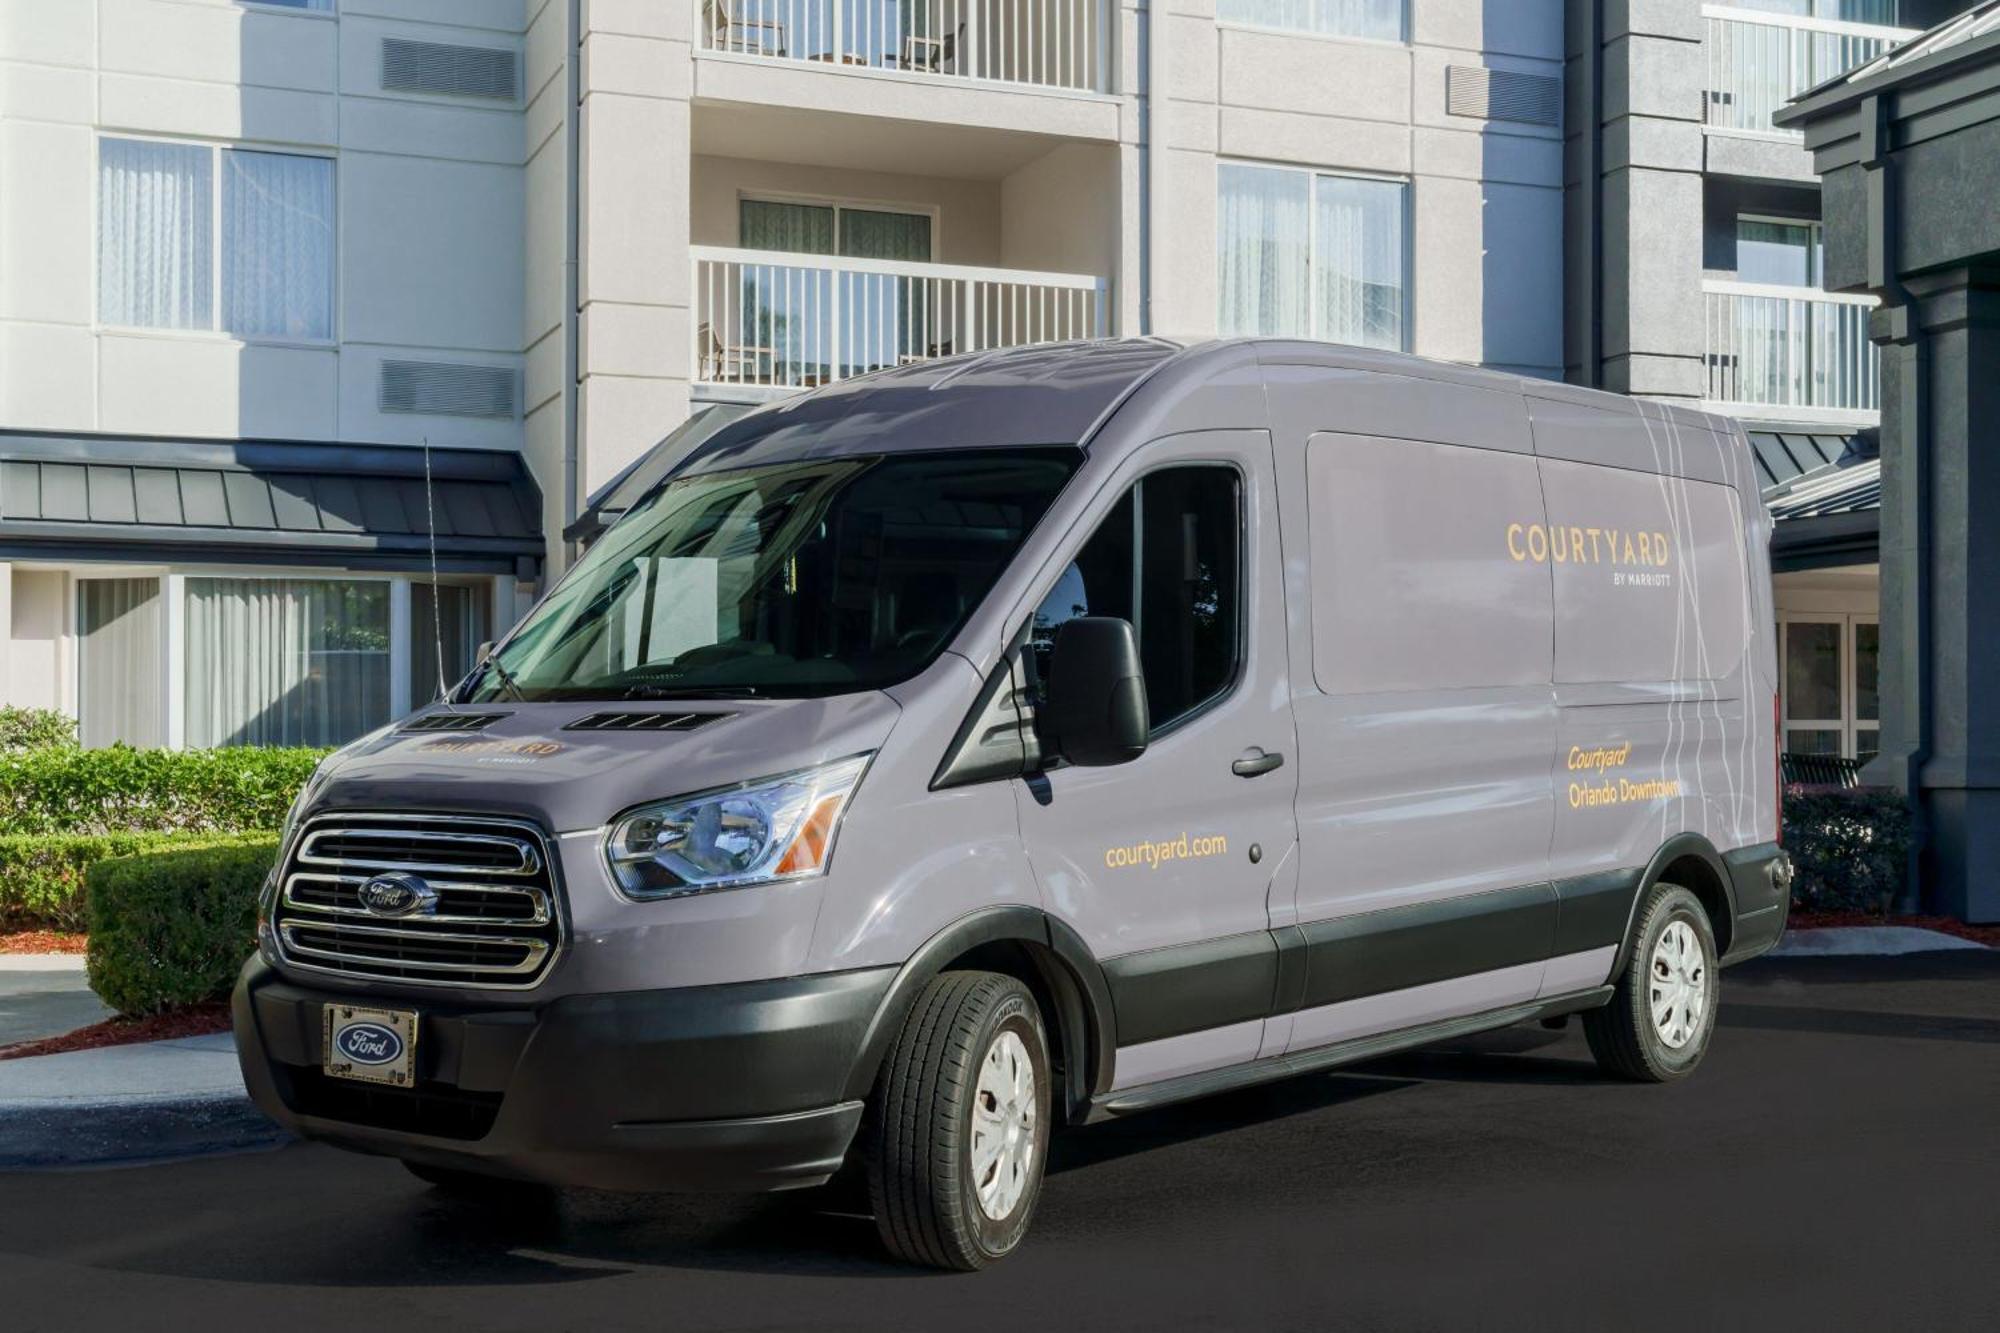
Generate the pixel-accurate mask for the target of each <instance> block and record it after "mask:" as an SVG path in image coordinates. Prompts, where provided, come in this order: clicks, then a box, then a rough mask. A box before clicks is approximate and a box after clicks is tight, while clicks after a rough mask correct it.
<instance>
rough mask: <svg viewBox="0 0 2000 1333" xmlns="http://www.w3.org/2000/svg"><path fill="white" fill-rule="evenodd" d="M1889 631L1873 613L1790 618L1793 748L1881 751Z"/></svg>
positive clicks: (1862, 754) (1787, 684) (1787, 683)
mask: <svg viewBox="0 0 2000 1333" xmlns="http://www.w3.org/2000/svg"><path fill="white" fill-rule="evenodd" d="M1881 638H1882V630H1881V625H1880V624H1879V623H1878V622H1877V620H1876V619H1875V617H1873V616H1854V615H1834V614H1828V615H1819V616H1813V615H1788V616H1785V617H1783V620H1782V626H1781V632H1780V636H1779V639H1780V642H1781V644H1782V645H1783V652H1784V662H1783V667H1782V674H1783V679H1784V718H1785V749H1786V751H1787V752H1788V753H1791V754H1814V755H1830V756H1837V757H1839V758H1843V759H1855V760H1861V761H1864V762H1865V761H1867V760H1869V759H1872V758H1874V756H1875V752H1876V751H1877V750H1878V749H1880V748H1881V734H1882V722H1881V717H1882V713H1881V695H1880V692H1879V683H1880V678H1881V676H1880V673H1881Z"/></svg>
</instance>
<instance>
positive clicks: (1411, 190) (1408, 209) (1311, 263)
mask: <svg viewBox="0 0 2000 1333" xmlns="http://www.w3.org/2000/svg"><path fill="white" fill-rule="evenodd" d="M1407 13H1408V11H1407V10H1405V14H1406V15H1407ZM1215 165H1216V181H1217V184H1216V189H1215V206H1217V207H1219V206H1220V204H1221V202H1222V187H1221V169H1222V168H1223V167H1259V168H1263V169H1267V170H1272V171H1290V172H1297V173H1299V174H1301V175H1304V176H1306V177H1307V178H1308V182H1309V184H1308V188H1307V192H1306V311H1307V314H1308V315H1310V317H1311V320H1312V323H1311V326H1310V327H1309V328H1308V329H1307V331H1306V332H1305V334H1304V335H1302V336H1304V337H1307V338H1318V339H1325V338H1326V334H1325V331H1324V330H1323V328H1322V327H1321V314H1320V308H1319V302H1318V301H1317V300H1316V299H1314V296H1313V293H1314V291H1315V290H1316V289H1317V287H1318V283H1317V282H1316V281H1315V279H1316V277H1317V269H1316V263H1317V256H1318V254H1319V186H1318V181H1319V178H1320V177H1322V176H1332V177H1335V178H1336V179H1339V180H1352V181H1380V182H1382V183H1384V184H1388V185H1400V186H1402V187H1403V194H1402V200H1403V210H1402V212H1403V216H1402V242H1403V245H1402V254H1401V256H1399V259H1398V262H1399V263H1400V264H1401V265H1402V291H1403V302H1402V306H1403V308H1402V311H1401V324H1402V329H1403V342H1402V345H1401V346H1400V347H1398V348H1395V349H1394V350H1396V351H1399V352H1408V351H1410V350H1412V349H1413V348H1414V347H1415V346H1416V341H1417V337H1416V334H1417V330H1416V319H1415V314H1416V300H1415V292H1416V235H1415V231H1416V225H1415V224H1416V211H1417V208H1416V194H1417V191H1416V184H1415V182H1414V181H1412V180H1411V179H1410V177H1408V176H1398V175H1395V174H1393V173H1387V172H1379V171H1352V170H1349V169H1347V168H1345V167H1308V166H1300V165H1299V164H1298V163H1296V162H1272V161H1268V160H1266V159H1263V158H1255V157H1218V158H1216V159H1215ZM1215 243H1216V261H1217V262H1216V267H1217V269H1218V271H1219V270H1220V268H1221V248H1222V230H1221V227H1220V226H1219V225H1218V226H1217V228H1216V241H1215ZM1221 302H1222V286H1221V283H1220V282H1219V281H1218V282H1217V283H1216V322H1217V324H1218V325H1220V323H1221V314H1222V310H1221ZM1272 336H1277V337H1283V336H1286V335H1282V334H1278V335H1272ZM1340 345H1341V346H1343V347H1347V346H1355V347H1365V346H1366V344H1363V343H1342V344H1340ZM1375 350H1379V349H1375Z"/></svg>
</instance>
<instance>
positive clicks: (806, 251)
mask: <svg viewBox="0 0 2000 1333" xmlns="http://www.w3.org/2000/svg"><path fill="white" fill-rule="evenodd" d="M739 207H740V209H741V211H740V213H739V215H738V216H739V224H740V235H741V241H742V245H743V248H744V249H746V250H785V251H788V252H790V253H792V254H795V255H830V254H832V253H833V209H831V208H830V207H828V206H826V205H824V204H781V203H772V202H770V201H768V200H764V199H745V200H743V201H742V203H741V205H740V206H739Z"/></svg>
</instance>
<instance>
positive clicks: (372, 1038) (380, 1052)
mask: <svg viewBox="0 0 2000 1333" xmlns="http://www.w3.org/2000/svg"><path fill="white" fill-rule="evenodd" d="M333 1044H334V1045H335V1046H336V1047H337V1048H339V1051H340V1053H341V1054H342V1055H344V1056H346V1057H347V1058H348V1059H349V1060H352V1061H353V1062H354V1063H355V1064H357V1065H386V1064H388V1063H389V1062H391V1061H392V1060H396V1059H398V1058H400V1057H401V1056H402V1054H403V1039H402V1038H401V1037H399V1036H397V1035H396V1033H395V1031H394V1030H392V1029H390V1028H385V1027H383V1026H382V1025H381V1024H380V1023H350V1024H349V1025H348V1026H346V1027H344V1028H342V1029H341V1030H340V1035H339V1036H338V1037H336V1038H334V1041H333Z"/></svg>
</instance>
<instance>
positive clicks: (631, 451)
mask: <svg viewBox="0 0 2000 1333" xmlns="http://www.w3.org/2000/svg"><path fill="white" fill-rule="evenodd" d="M700 13H701V7H700V6H698V5H661V4H643V5H642V4H627V5H615V6H614V5H604V4H591V5H588V6H586V7H585V10H584V15H583V24H584V28H583V50H582V62H583V66H582V69H583V106H582V113H581V114H582V127H581V135H580V138H581V142H580V144H579V156H580V159H581V160H580V162H579V163H578V169H579V171H580V172H581V173H582V176H581V185H582V216H581V219H580V223H579V226H580V236H579V245H580V249H581V252H582V255H581V274H580V278H579V288H578V307H579V313H578V319H579V320H580V321H581V328H580V331H579V344H580V345H579V350H578V358H577V360H578V367H577V373H578V376H579V387H578V423H577V434H578V441H577V469H578V476H577V495H576V504H577V508H578V511H579V512H581V509H582V506H583V503H584V501H585V500H586V499H587V498H588V497H589V496H590V494H591V493H592V492H593V491H595V490H597V489H598V488H599V487H601V486H603V485H604V483H606V482H607V481H609V480H611V478H612V477H614V476H616V475H617V474H618V472H619V471H620V470H621V469H622V468H624V466H625V465H626V464H627V463H630V462H631V461H632V460H633V459H634V458H636V457H638V456H639V455H640V454H641V453H643V452H644V451H645V450H646V449H649V448H651V447H652V446H653V445H654V444H656V443H657V442H658V441H659V440H660V438H661V437H662V436H664V435H665V434H666V433H667V432H668V431H670V430H672V429H673V428H674V427H676V426H678V425H680V424H681V423H682V422H683V421H685V420H686V419H687V415H688V402H689V396H688V387H689V380H690V377H691V367H692V350H691V347H692V341H693V336H694V331H693V321H692V318H691V315H690V309H689V306H690V301H691V297H692V291H693V285H694V283H693V275H692V273H691V272H690V270H689V259H688V236H689V193H690V188H691V185H692V180H691V163H690V154H691V152H692V139H691V134H692V123H691V110H690V108H691V98H692V96H693V73H694V39H695V35H696V28H695V25H696V24H697V23H698V22H700ZM575 517H576V515H575V514H574V513H572V514H569V515H566V516H565V520H564V521H565V522H567V521H569V520H570V519H573V518H575ZM552 572H553V571H552Z"/></svg>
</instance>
